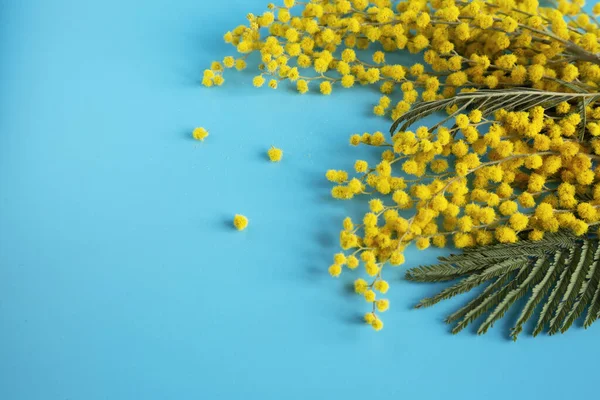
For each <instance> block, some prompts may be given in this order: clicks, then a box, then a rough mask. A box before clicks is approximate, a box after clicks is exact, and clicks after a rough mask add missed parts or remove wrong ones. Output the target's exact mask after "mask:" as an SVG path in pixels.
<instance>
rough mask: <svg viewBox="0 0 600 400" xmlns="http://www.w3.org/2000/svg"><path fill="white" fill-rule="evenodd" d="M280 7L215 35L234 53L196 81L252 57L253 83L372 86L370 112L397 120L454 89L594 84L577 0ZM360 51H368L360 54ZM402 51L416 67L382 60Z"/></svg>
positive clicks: (589, 26) (412, 0) (592, 30)
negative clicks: (549, 4)
mask: <svg viewBox="0 0 600 400" xmlns="http://www.w3.org/2000/svg"><path fill="white" fill-rule="evenodd" d="M283 3H284V5H283V6H276V5H274V4H269V6H268V8H269V10H268V11H266V12H264V13H263V14H262V15H260V16H256V15H253V14H248V16H247V17H248V21H249V23H248V26H245V25H240V26H238V27H236V28H235V29H233V30H232V31H230V32H227V33H226V34H225V36H224V39H225V41H226V42H227V43H231V44H232V45H234V46H235V47H236V49H237V51H238V52H239V53H241V56H240V57H238V58H237V59H236V58H234V57H232V56H227V57H225V58H224V59H223V60H222V61H221V62H219V61H215V62H213V63H212V65H211V68H210V69H207V70H206V71H204V77H203V80H202V83H203V84H204V85H205V86H213V85H221V84H222V83H223V82H224V78H223V73H224V70H225V69H228V68H236V69H237V70H242V69H244V68H246V60H247V58H248V57H249V56H250V55H252V54H254V53H258V54H259V55H260V61H261V62H260V64H259V67H258V68H259V70H260V74H259V75H257V76H255V77H254V79H253V83H254V85H255V86H257V87H260V86H263V85H264V84H265V83H266V84H267V85H268V86H269V87H271V88H273V89H275V88H277V87H278V86H279V85H280V84H281V82H282V81H290V82H293V83H294V84H295V85H296V88H297V90H298V91H299V92H300V93H306V92H308V91H309V90H310V85H311V84H312V83H313V82H314V83H315V84H318V89H319V91H320V92H321V93H322V94H325V95H328V94H330V93H331V91H332V90H333V89H334V87H336V86H341V87H343V88H350V87H352V86H354V85H355V84H361V85H369V84H375V85H378V86H379V90H380V91H381V93H382V96H381V99H380V100H379V102H378V103H377V104H376V105H374V107H373V111H374V113H375V114H377V115H389V116H391V118H392V119H397V118H398V117H399V116H401V115H402V114H403V113H405V112H406V111H408V110H409V109H410V106H411V104H413V103H415V102H416V101H418V100H424V101H431V100H436V99H439V98H444V97H450V96H453V95H454V94H455V93H456V92H457V90H458V89H459V88H461V87H469V88H492V89H494V88H501V87H510V86H515V85H517V86H522V85H529V86H531V87H534V88H537V89H542V90H549V91H553V90H558V89H560V88H561V85H562V84H563V83H571V84H572V85H575V86H581V87H584V88H589V87H596V82H597V81H598V80H599V79H600V66H598V62H599V60H600V59H599V57H598V56H597V55H596V52H597V51H598V50H599V43H598V36H597V35H599V34H600V26H599V25H598V22H597V20H596V19H595V17H594V16H590V15H587V14H585V13H584V12H583V11H582V9H581V7H582V6H583V0H575V1H573V2H571V1H568V0H560V1H559V2H558V4H557V6H556V9H552V8H539V4H538V1H537V0H491V1H487V2H485V1H480V0H476V1H469V2H466V1H456V0H409V1H399V2H398V1H391V0H373V1H367V0H311V1H310V2H308V3H305V2H297V1H295V0H285V1H284V2H283ZM594 12H595V13H600V6H597V7H594ZM267 33H268V34H267ZM368 49H370V50H371V51H370V52H369V54H370V57H369V58H365V57H362V58H361V55H362V54H364V53H366V52H364V51H362V50H368ZM402 50H406V51H408V52H410V53H422V54H423V63H416V64H414V65H412V66H405V65H402V64H400V63H391V62H390V63H388V62H386V57H387V55H388V54H392V53H395V52H396V53H397V52H398V51H402ZM387 58H391V57H387ZM426 66H427V68H426ZM398 89H399V90H400V91H401V93H400V94H401V95H400V96H397V97H398V98H397V99H396V100H395V101H394V102H393V101H392V99H391V98H390V95H392V94H393V93H394V92H395V91H397V90H398Z"/></svg>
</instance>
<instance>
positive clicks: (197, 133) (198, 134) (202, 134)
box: [192, 127, 208, 141]
mask: <svg viewBox="0 0 600 400" xmlns="http://www.w3.org/2000/svg"><path fill="white" fill-rule="evenodd" d="M192 136H193V137H194V139H196V140H200V141H203V140H204V139H206V137H207V136H208V131H207V130H206V129H204V128H202V127H200V128H196V129H194V130H193V132H192Z"/></svg>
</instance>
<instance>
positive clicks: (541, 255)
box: [406, 232, 600, 340]
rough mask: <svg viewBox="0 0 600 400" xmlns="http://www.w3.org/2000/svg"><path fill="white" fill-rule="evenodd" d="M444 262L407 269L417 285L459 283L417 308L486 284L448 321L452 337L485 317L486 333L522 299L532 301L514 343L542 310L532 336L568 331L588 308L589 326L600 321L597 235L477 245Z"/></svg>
mask: <svg viewBox="0 0 600 400" xmlns="http://www.w3.org/2000/svg"><path fill="white" fill-rule="evenodd" d="M439 260H440V262H439V263H438V264H435V265H431V266H420V267H416V268H412V269H410V270H408V271H407V273H406V278H407V279H408V280H410V281H415V282H440V281H449V280H455V279H460V280H459V281H458V282H456V283H454V284H453V285H451V286H449V287H447V288H445V289H443V290H442V291H441V292H440V293H438V294H437V295H435V296H432V297H430V298H426V299H423V300H421V301H420V302H419V303H418V304H417V306H416V307H417V308H420V307H429V306H431V305H434V304H436V303H438V302H440V301H442V300H445V299H449V298H451V297H454V296H456V295H458V294H461V293H466V292H468V291H470V290H472V289H474V288H476V287H478V286H481V285H486V287H485V289H484V290H483V291H482V292H481V293H480V294H479V295H478V296H476V297H475V298H474V299H472V300H471V301H470V302H468V303H467V304H466V305H465V306H463V307H462V308H460V309H459V310H457V311H456V312H454V313H453V314H452V315H450V316H449V317H448V318H447V319H446V322H448V323H456V325H455V326H454V328H453V329H452V332H453V333H458V332H460V331H461V330H463V329H464V328H466V327H467V326H469V325H470V324H471V323H473V322H474V321H475V320H477V319H479V318H480V317H484V316H485V319H484V322H483V323H482V324H481V326H480V327H479V329H478V331H477V332H478V333H479V334H483V333H485V332H487V331H488V329H489V328H491V327H492V326H493V325H494V323H495V322H497V321H498V320H499V319H501V318H502V317H503V316H504V315H505V314H506V312H507V311H508V310H509V309H510V308H511V307H514V306H515V304H516V302H517V300H519V299H520V298H523V297H526V296H528V298H527V302H526V303H525V305H524V306H523V308H522V310H521V312H520V314H519V317H518V318H517V320H516V322H515V325H514V328H512V330H511V333H510V335H511V337H512V339H513V340H516V339H517V337H518V335H519V334H520V333H521V332H522V331H523V326H524V324H525V323H526V322H527V321H529V320H530V319H532V317H533V316H534V314H535V313H536V310H537V309H538V308H539V307H540V306H541V310H540V311H539V317H538V318H537V324H536V326H535V328H534V329H533V336H536V335H537V334H539V333H541V332H542V331H543V330H544V329H546V328H548V333H550V334H554V333H557V332H561V333H564V332H566V331H567V330H568V329H569V328H570V327H571V326H572V325H573V323H574V322H575V321H576V320H577V319H578V318H579V317H581V316H583V315H584V313H585V311H586V309H587V313H585V320H584V323H583V325H584V327H586V328H587V327H589V326H590V325H591V324H592V323H593V322H594V321H596V320H597V319H600V242H599V239H598V237H595V236H594V237H591V236H590V237H585V238H581V237H577V236H574V235H572V234H570V233H566V232H557V233H554V234H547V235H546V236H545V237H544V239H542V240H541V241H536V242H533V241H527V240H523V241H520V242H517V243H513V244H497V245H492V246H482V247H475V248H471V249H467V250H465V251H464V252H463V253H462V254H456V255H450V256H448V257H440V259H439ZM457 321H458V322H457Z"/></svg>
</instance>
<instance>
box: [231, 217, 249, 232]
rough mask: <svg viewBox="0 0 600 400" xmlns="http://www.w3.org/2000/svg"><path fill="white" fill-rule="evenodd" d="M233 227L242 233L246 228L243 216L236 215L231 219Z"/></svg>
mask: <svg viewBox="0 0 600 400" xmlns="http://www.w3.org/2000/svg"><path fill="white" fill-rule="evenodd" d="M233 226H234V227H235V229H237V230H238V231H243V230H244V229H246V227H247V226H248V218H246V217H245V216H244V215H241V214H236V215H235V216H234V217H233Z"/></svg>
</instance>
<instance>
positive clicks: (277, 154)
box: [267, 146, 283, 162]
mask: <svg viewBox="0 0 600 400" xmlns="http://www.w3.org/2000/svg"><path fill="white" fill-rule="evenodd" d="M267 155H268V156H269V160H271V162H279V161H281V158H282V157H283V150H281V149H278V148H277V147H275V146H272V147H271V148H270V149H269V150H267Z"/></svg>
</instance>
